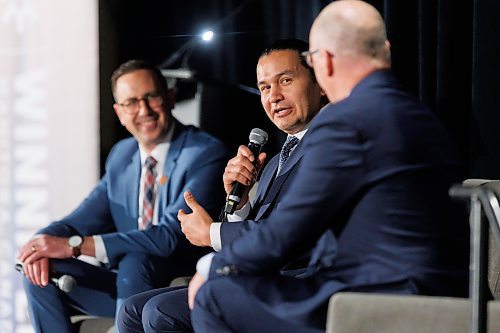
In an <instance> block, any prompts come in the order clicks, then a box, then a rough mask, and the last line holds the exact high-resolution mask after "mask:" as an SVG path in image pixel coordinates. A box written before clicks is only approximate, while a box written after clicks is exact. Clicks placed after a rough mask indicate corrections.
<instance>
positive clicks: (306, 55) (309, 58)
mask: <svg viewBox="0 0 500 333" xmlns="http://www.w3.org/2000/svg"><path fill="white" fill-rule="evenodd" d="M320 50H321V49H316V50H307V51H304V52H301V53H300V56H301V57H302V58H303V59H304V60H305V62H306V64H307V66H309V67H311V68H313V60H312V59H313V58H312V56H313V54H315V53H318V52H319V51H320ZM326 52H327V53H328V55H329V56H330V57H331V58H333V57H335V56H334V54H333V53H331V52H330V51H326Z"/></svg>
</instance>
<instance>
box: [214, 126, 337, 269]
mask: <svg viewBox="0 0 500 333" xmlns="http://www.w3.org/2000/svg"><path fill="white" fill-rule="evenodd" d="M306 136H307V134H306V135H305V136H304V137H306ZM302 140H303V139H302ZM302 140H301V141H300V142H299V144H298V145H297V147H296V148H295V150H294V152H293V154H292V155H291V156H290V158H289V159H288V160H287V162H286V163H285V164H284V165H283V168H282V170H281V172H280V174H279V175H278V176H277V177H276V172H277V170H278V162H279V154H278V155H276V156H274V157H273V158H272V159H271V160H270V161H269V163H268V164H267V165H266V167H265V168H264V170H263V171H262V175H261V177H260V182H259V185H258V187H257V193H256V195H255V200H254V202H253V204H252V209H251V211H250V214H249V215H248V216H247V219H246V220H245V221H240V222H237V223H233V222H228V223H222V225H221V230H220V233H221V243H222V247H224V246H227V245H228V244H230V243H232V242H233V241H234V240H236V239H238V238H240V237H241V236H242V235H244V234H246V233H247V232H248V231H250V230H252V229H253V228H254V227H256V226H257V224H258V223H259V221H261V220H264V219H266V218H267V217H268V216H269V214H270V213H271V212H272V211H275V213H276V214H280V207H281V204H282V203H281V199H282V198H283V197H284V196H285V194H286V193H287V192H288V190H289V188H290V184H291V183H292V180H293V179H294V178H295V177H298V175H297V171H298V169H299V166H300V163H301V161H302V156H303V155H304V145H303V144H302ZM334 254H335V238H334V237H333V235H332V233H331V232H330V231H327V232H325V234H324V235H323V236H322V237H321V238H320V239H319V240H318V242H317V243H316V244H315V246H314V247H313V248H312V249H311V250H308V251H307V252H306V253H303V254H301V255H300V256H299V257H297V258H294V259H293V260H292V261H291V262H289V263H287V264H286V265H285V267H283V268H284V269H285V270H286V271H287V272H286V274H287V275H299V274H300V275H301V276H303V277H304V276H307V275H310V274H312V273H313V272H314V271H317V270H319V269H320V268H321V267H328V266H330V265H331V264H332V260H333V257H334Z"/></svg>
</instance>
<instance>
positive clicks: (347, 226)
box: [209, 71, 469, 329]
mask: <svg viewBox="0 0 500 333" xmlns="http://www.w3.org/2000/svg"><path fill="white" fill-rule="evenodd" d="M303 144H304V149H305V153H304V157H303V159H304V161H303V162H302V164H301V166H300V168H299V171H298V177H295V178H294V181H293V183H292V186H291V188H290V191H288V195H286V196H285V197H284V198H283V200H282V207H281V209H280V215H279V216H278V215H275V214H274V212H271V214H270V216H269V221H267V222H266V223H260V224H259V225H258V226H257V227H256V228H254V230H252V232H249V233H247V234H246V235H245V236H244V237H242V238H240V239H239V240H237V241H235V242H234V243H232V244H231V246H228V247H226V248H223V249H222V251H221V252H219V253H217V254H216V255H215V256H214V258H213V261H212V265H211V268H210V276H209V278H210V279H214V278H218V277H220V276H222V275H224V274H231V275H235V276H234V277H232V279H233V280H234V281H237V282H238V281H239V282H240V283H242V284H243V285H244V287H245V289H246V290H247V291H249V293H252V294H254V295H256V297H258V298H259V299H260V300H261V301H262V302H263V304H265V305H266V306H268V307H270V308H271V309H272V311H274V313H275V314H276V315H278V316H281V317H284V318H288V319H289V320H292V321H295V322H296V323H298V324H301V325H305V326H313V327H317V328H320V329H324V327H325V326H324V325H325V320H326V309H327V302H328V299H329V297H330V296H331V295H332V294H333V293H335V292H337V291H341V290H353V291H367V292H389V293H402V294H426V295H448V296H467V294H468V292H467V291H468V256H469V243H468V240H469V226H468V223H467V217H466V214H465V212H464V209H462V207H461V206H458V207H457V206H456V205H455V204H454V203H452V202H451V200H450V199H449V196H448V189H449V187H450V185H451V184H452V183H454V182H456V181H457V180H458V179H459V166H458V162H457V157H456V156H455V155H456V154H455V149H454V147H453V145H452V144H451V142H450V140H449V138H448V135H447V133H445V130H444V129H443V127H442V126H441V125H440V122H439V121H438V119H437V117H436V116H435V115H434V114H433V113H432V112H431V111H430V110H428V109H427V108H425V107H423V106H422V105H421V104H420V103H418V102H417V101H415V100H414V99H413V98H411V97H410V96H408V95H407V94H405V93H403V92H402V91H401V90H400V89H399V87H398V84H397V83H396V80H395V79H394V77H393V75H392V74H391V72H390V71H376V72H374V73H372V74H371V75H369V76H368V77H366V78H365V79H364V80H362V81H361V82H360V83H359V84H358V85H357V86H356V87H355V88H354V89H353V90H352V92H351V94H350V96H349V97H347V98H345V99H344V100H342V101H339V102H337V103H335V104H330V105H329V106H327V107H325V108H324V109H323V110H322V111H321V112H320V114H319V115H318V116H316V118H315V119H313V121H312V123H311V126H310V129H309V133H308V135H307V137H306V138H304V142H303ZM325 230H332V231H333V233H334V235H335V237H336V238H337V254H336V257H335V258H334V264H333V265H332V266H330V267H328V268H326V269H323V270H320V271H318V272H317V273H316V274H314V275H313V276H312V277H310V278H308V279H305V280H299V279H294V278H290V277H283V276H279V275H274V274H273V273H276V272H277V271H278V270H279V269H280V268H281V267H282V266H283V264H284V263H286V262H288V261H289V260H290V259H292V258H294V257H295V256H297V255H298V254H299V253H301V252H302V251H304V250H305V249H307V248H309V247H311V246H312V245H313V244H314V242H316V241H317V239H318V238H319V237H320V235H321V234H322V233H323V232H325ZM258 290H266V292H265V293H262V292H261V293H259V292H258ZM291 304H293V306H292V305H291Z"/></svg>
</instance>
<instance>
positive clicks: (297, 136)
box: [288, 126, 309, 140]
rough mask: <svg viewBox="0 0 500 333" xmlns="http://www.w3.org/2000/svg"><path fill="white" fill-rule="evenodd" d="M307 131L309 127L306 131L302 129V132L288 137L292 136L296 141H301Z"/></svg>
mask: <svg viewBox="0 0 500 333" xmlns="http://www.w3.org/2000/svg"><path fill="white" fill-rule="evenodd" d="M308 129H309V126H308V127H306V129H303V130H302V131H300V132H298V133H295V134H293V135H292V134H288V136H294V137H296V138H297V139H299V140H302V138H303V137H304V135H306V132H307V130H308Z"/></svg>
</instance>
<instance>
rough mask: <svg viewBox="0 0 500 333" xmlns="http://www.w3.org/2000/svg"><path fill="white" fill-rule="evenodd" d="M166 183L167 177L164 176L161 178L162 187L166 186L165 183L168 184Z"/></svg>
mask: <svg viewBox="0 0 500 333" xmlns="http://www.w3.org/2000/svg"><path fill="white" fill-rule="evenodd" d="M166 182H167V176H165V175H162V176H161V177H160V185H162V186H163V185H165V183H166Z"/></svg>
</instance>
